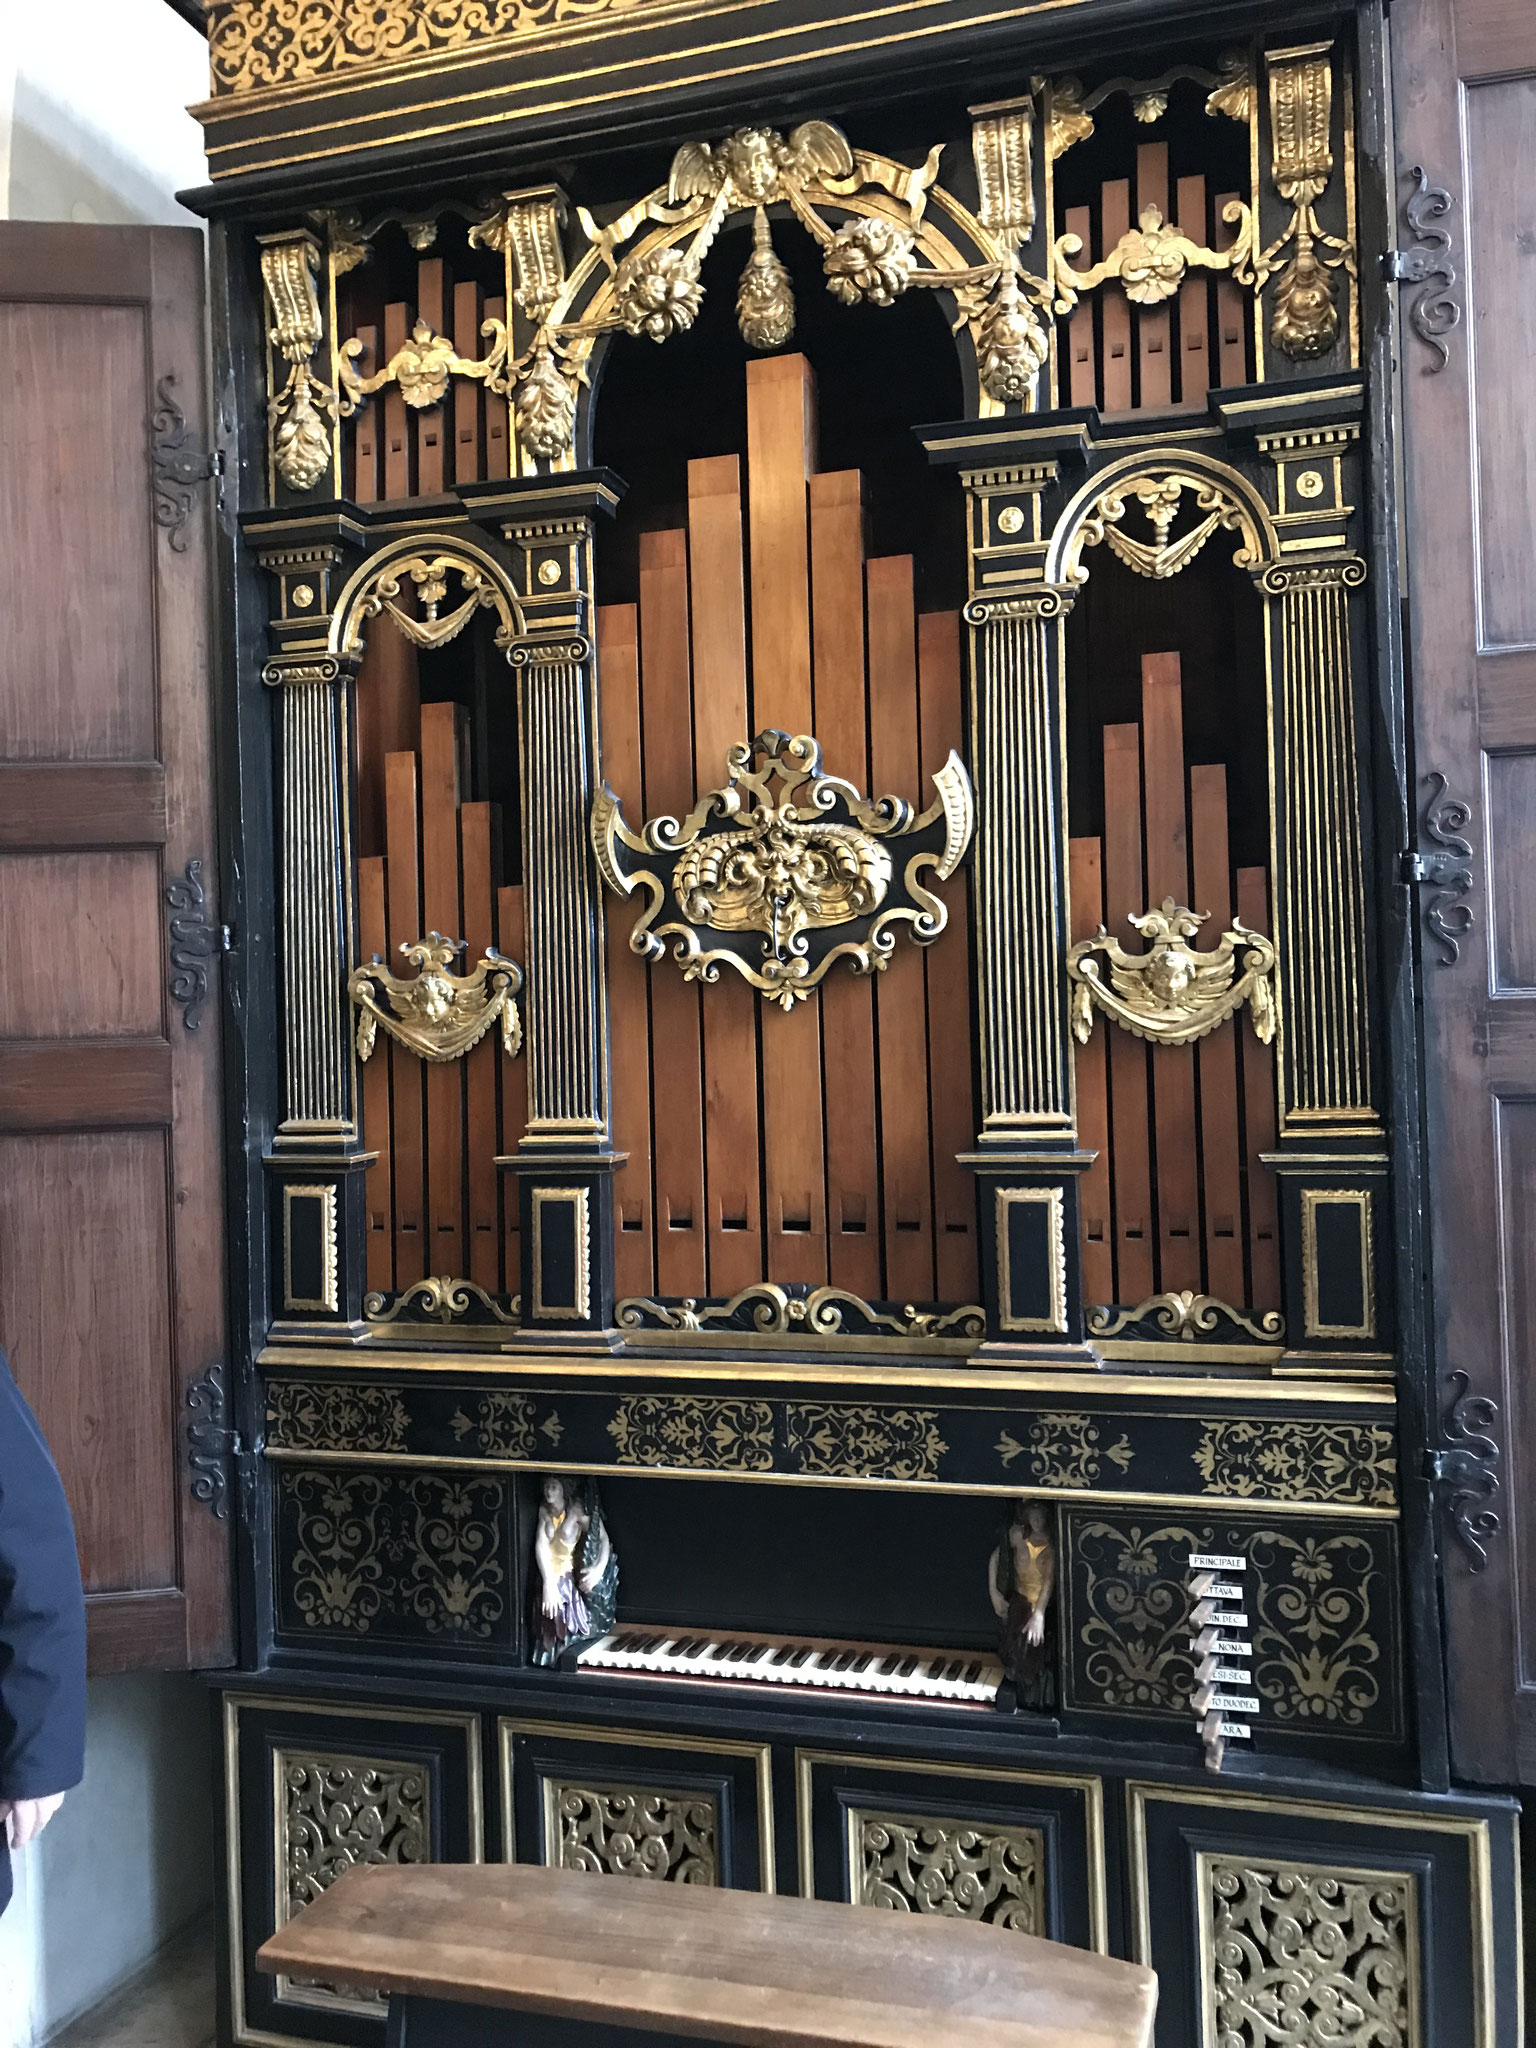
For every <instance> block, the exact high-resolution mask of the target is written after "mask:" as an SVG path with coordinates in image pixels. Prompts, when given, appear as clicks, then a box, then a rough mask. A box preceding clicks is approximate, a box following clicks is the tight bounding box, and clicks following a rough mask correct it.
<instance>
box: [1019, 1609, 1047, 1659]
mask: <svg viewBox="0 0 1536 2048" xmlns="http://www.w3.org/2000/svg"><path fill="white" fill-rule="evenodd" d="M1024 1640H1025V1642H1026V1643H1028V1644H1029V1646H1030V1648H1031V1649H1035V1650H1038V1649H1039V1647H1040V1645H1041V1644H1042V1643H1043V1642H1044V1641H1045V1610H1044V1609H1043V1608H1041V1607H1037V1608H1036V1609H1035V1611H1034V1613H1033V1614H1032V1615H1031V1616H1030V1617H1029V1620H1028V1621H1027V1622H1026V1623H1025V1624H1024Z"/></svg>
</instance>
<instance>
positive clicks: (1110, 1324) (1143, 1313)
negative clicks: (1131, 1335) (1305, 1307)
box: [1088, 1287, 1285, 1344]
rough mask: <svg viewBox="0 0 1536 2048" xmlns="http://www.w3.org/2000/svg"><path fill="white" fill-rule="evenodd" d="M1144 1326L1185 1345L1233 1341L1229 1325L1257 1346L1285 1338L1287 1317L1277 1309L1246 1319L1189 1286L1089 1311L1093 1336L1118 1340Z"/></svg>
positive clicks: (1235, 1310) (1210, 1295)
mask: <svg viewBox="0 0 1536 2048" xmlns="http://www.w3.org/2000/svg"><path fill="white" fill-rule="evenodd" d="M1141 1323H1155V1324H1156V1325H1157V1327H1158V1329H1159V1330H1161V1331H1163V1332H1164V1333H1165V1334H1166V1335H1167V1336H1169V1337H1178V1338H1180V1339H1182V1340H1183V1342H1184V1343H1186V1344H1196V1343H1199V1342H1200V1340H1201V1339H1202V1338H1204V1339H1205V1340H1206V1341H1207V1342H1208V1343H1209V1342H1217V1343H1221V1342H1230V1341H1231V1331H1230V1330H1229V1329H1228V1328H1227V1327H1226V1326H1227V1325H1228V1324H1230V1325H1232V1326H1233V1327H1234V1328H1236V1329H1237V1330H1239V1331H1241V1332H1242V1334H1243V1335H1244V1336H1246V1337H1247V1338H1249V1339H1250V1341H1251V1342H1253V1343H1255V1344H1278V1343H1280V1342H1282V1341H1283V1339H1284V1337H1285V1317H1284V1316H1283V1315H1281V1313H1280V1311H1279V1310H1278V1309H1265V1310H1264V1311H1263V1312H1262V1313H1261V1314H1259V1315H1257V1316H1246V1315H1244V1314H1243V1312H1242V1310H1241V1309H1236V1308H1233V1307H1232V1305H1231V1303H1230V1302H1226V1301H1219V1300H1218V1299H1217V1298H1216V1296H1215V1295H1214V1294H1196V1293H1195V1291H1194V1290H1193V1289H1192V1288H1188V1287H1186V1288H1183V1289H1182V1290H1180V1291H1179V1292H1176V1293H1171V1294H1153V1295H1149V1296H1148V1298H1147V1299H1146V1300H1145V1301H1138V1302H1137V1304H1136V1306H1135V1307H1134V1308H1091V1309H1090V1310H1089V1311H1088V1334H1089V1335H1090V1336H1091V1337H1118V1336H1119V1335H1120V1334H1121V1333H1122V1332H1123V1331H1125V1330H1134V1329H1135V1328H1136V1327H1137V1326H1138V1325H1139V1324H1141Z"/></svg>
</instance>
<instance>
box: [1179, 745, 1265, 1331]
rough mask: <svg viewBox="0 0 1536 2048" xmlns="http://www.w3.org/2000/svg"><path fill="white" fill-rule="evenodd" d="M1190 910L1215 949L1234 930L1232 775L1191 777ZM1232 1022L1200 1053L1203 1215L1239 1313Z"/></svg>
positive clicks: (1209, 1272) (1220, 1282)
mask: <svg viewBox="0 0 1536 2048" xmlns="http://www.w3.org/2000/svg"><path fill="white" fill-rule="evenodd" d="M1189 811H1190V833H1189V841H1190V867H1191V871H1192V874H1193V879H1194V895H1193V897H1192V899H1191V907H1192V908H1193V909H1195V910H1203V911H1204V912H1205V919H1206V921H1205V923H1204V924H1203V925H1202V926H1201V928H1200V936H1199V938H1198V940H1197V941H1196V943H1197V944H1199V945H1201V946H1211V945H1214V944H1216V943H1217V942H1218V941H1219V939H1220V937H1221V934H1222V933H1223V932H1224V931H1226V930H1227V929H1228V927H1229V926H1230V925H1231V922H1232V870H1231V865H1230V862H1229V860H1228V856H1227V771H1226V769H1225V768H1222V767H1220V766H1201V767H1193V768H1191V769H1190V771H1189ZM1239 1025H1241V1026H1242V1028H1243V1030H1244V1031H1247V1032H1249V1033H1250V1034H1251V1029H1252V1027H1251V1026H1250V1025H1249V1024H1248V1022H1247V1021H1246V1019H1245V1018H1244V1017H1242V1016H1239V1017H1235V1018H1229V1019H1228V1021H1227V1022H1226V1023H1225V1024H1223V1025H1221V1026H1220V1028H1219V1029H1218V1030H1215V1031H1213V1032H1211V1033H1210V1035H1209V1036H1208V1037H1206V1038H1202V1039H1201V1040H1200V1043H1199V1044H1198V1045H1197V1046H1196V1047H1195V1057H1196V1061H1197V1063H1198V1068H1199V1077H1200V1170H1201V1180H1202V1184H1203V1185H1202V1195H1203V1200H1204V1210H1205V1229H1204V1248H1205V1288H1206V1292H1207V1293H1208V1294H1214V1295H1215V1296H1216V1297H1217V1298H1218V1300H1221V1301H1226V1302H1231V1303H1232V1304H1233V1305H1234V1306H1235V1307H1241V1306H1242V1305H1243V1303H1244V1302H1245V1301H1247V1299H1248V1281H1247V1273H1246V1260H1245V1258H1244V1250H1245V1246H1244V1242H1243V1187H1242V1157H1243V1155H1242V1145H1241V1142H1240V1140H1239V1137H1238V1123H1237V1033H1238V1027H1239Z"/></svg>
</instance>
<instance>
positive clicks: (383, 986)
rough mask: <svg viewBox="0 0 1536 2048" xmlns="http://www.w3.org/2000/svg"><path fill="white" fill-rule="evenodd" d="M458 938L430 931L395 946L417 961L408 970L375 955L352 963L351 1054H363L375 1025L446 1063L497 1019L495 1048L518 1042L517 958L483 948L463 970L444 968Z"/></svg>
mask: <svg viewBox="0 0 1536 2048" xmlns="http://www.w3.org/2000/svg"><path fill="white" fill-rule="evenodd" d="M463 950H464V941H463V940H462V939H445V938H444V937H443V936H442V934H441V932H432V933H429V935H428V936H427V937H426V938H425V939H417V940H415V941H414V942H413V943H407V944H405V945H402V946H401V948H400V951H401V952H402V953H403V954H404V955H405V957H406V959H407V960H409V961H411V962H412V964H413V965H414V966H415V967H416V968H417V970H418V971H417V972H416V973H415V974H413V975H396V974H391V973H390V971H389V969H388V968H387V967H385V965H384V963H383V961H382V960H381V959H380V958H379V956H378V955H377V954H375V955H374V957H373V962H372V964H371V965H370V966H366V967H354V968H353V970H352V972H351V974H350V975H349V976H348V977H347V993H348V994H349V995H350V996H351V998H352V1003H353V1007H354V1008H355V1009H356V1010H357V1012H358V1018H357V1054H358V1058H359V1059H363V1060H366V1059H368V1058H369V1057H370V1056H371V1055H372V1052H373V1047H374V1041H375V1039H376V1037H377V1034H378V1028H379V1026H380V1025H381V1024H382V1025H383V1027H384V1029H385V1031H386V1032H387V1033H388V1035H389V1036H390V1037H391V1038H393V1039H394V1040H395V1041H396V1042H397V1044H400V1045H403V1046H404V1047H405V1049H406V1051H407V1052H413V1053H415V1054H416V1056H417V1058H418V1059H424V1060H432V1061H434V1062H439V1063H442V1062H446V1061H448V1060H458V1059H462V1058H463V1057H464V1055H465V1053H467V1052H468V1051H469V1050H470V1048H471V1047H472V1046H475V1045H478V1044H479V1042H480V1040H481V1039H482V1038H483V1037H484V1036H485V1034H486V1032H487V1031H489V1030H490V1028H491V1026H492V1025H493V1024H494V1023H495V1022H496V1020H497V1018H498V1017H499V1018H500V1019H501V1049H502V1051H503V1052H504V1053H506V1055H507V1057H508V1058H509V1059H513V1058H515V1057H516V1056H517V1054H518V1052H519V1051H520V1049H521V1047H522V1043H523V1026H522V1019H521V1018H520V1017H519V1015H518V1011H517V992H518V990H519V989H520V988H521V987H522V985H523V975H522V969H521V968H520V967H519V966H518V965H517V963H516V961H514V960H509V959H507V958H506V957H505V955H504V954H501V953H498V952H496V950H495V949H494V948H491V949H489V950H488V951H487V952H486V953H485V954H483V955H482V957H481V959H480V960H479V962H478V963H477V965H476V966H475V968H474V971H473V972H472V973H470V974H464V975H458V974H450V973H449V972H448V968H449V964H450V963H451V961H452V960H453V957H454V955H455V954H456V953H462V952H463Z"/></svg>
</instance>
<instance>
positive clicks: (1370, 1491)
mask: <svg viewBox="0 0 1536 2048" xmlns="http://www.w3.org/2000/svg"><path fill="white" fill-rule="evenodd" d="M724 1377H725V1375H724V1374H722V1378H724ZM735 1384H736V1385H737V1386H739V1385H740V1381H739V1380H737V1381H736V1382H735ZM1178 1384H1179V1385H1180V1386H1181V1387H1183V1386H1185V1385H1188V1386H1189V1387H1190V1388H1191V1389H1192V1390H1193V1389H1195V1388H1196V1387H1197V1386H1198V1383H1197V1382H1194V1381H1189V1382H1179V1383H1178ZM1176 1398H1177V1406H1175V1405H1174V1401H1173V1400H1170V1399H1169V1397H1168V1393H1167V1391H1166V1388H1165V1390H1164V1391H1163V1392H1160V1393H1153V1392H1150V1391H1149V1393H1148V1394H1147V1395H1146V1396H1145V1397H1137V1398H1136V1399H1134V1400H1132V1399H1130V1398H1127V1397H1125V1396H1120V1397H1117V1398H1103V1397H1101V1398H1100V1399H1098V1400H1095V1399H1094V1397H1093V1395H1092V1393H1091V1392H1090V1391H1089V1390H1088V1389H1087V1388H1086V1387H1085V1388H1084V1391H1083V1392H1082V1393H1081V1394H1078V1395H1077V1398H1076V1399H1075V1400H1073V1401H1072V1402H1071V1405H1070V1406H1069V1405H1065V1402H1064V1404H1063V1405H1062V1406H1059V1407H1056V1406H1052V1407H1044V1406H1041V1405H1039V1404H1038V1403H1035V1404H1031V1405H1029V1406H1022V1405H1019V1404H1018V1403H1017V1402H1012V1403H1009V1404H1008V1405H1002V1404H1000V1403H998V1402H997V1401H996V1400H991V1401H989V1400H986V1399H984V1398H982V1399H976V1398H974V1397H973V1398H972V1399H970V1400H961V1399H956V1398H955V1397H954V1396H953V1395H945V1394H940V1395H937V1396H936V1397H934V1398H933V1399H932V1400H931V1401H925V1402H923V1403H921V1404H918V1403H915V1402H913V1401H910V1400H902V1399H896V1398H884V1399H865V1400H858V1401H841V1400H803V1399H789V1398H787V1397H785V1396H782V1395H777V1394H768V1393H761V1394H759V1393H750V1394H748V1393H741V1392H736V1391H732V1392H729V1393H725V1392H721V1393H694V1392H687V1393H684V1392H672V1391H671V1390H670V1389H665V1388H663V1389H659V1390H658V1391H655V1392H649V1393H620V1392H617V1391H608V1392H601V1391H591V1390H589V1389H588V1388H586V1387H584V1386H581V1385H576V1386H570V1385H567V1386H564V1387H562V1388H561V1389H560V1390H559V1392H558V1393H554V1392H541V1391H536V1390H532V1391H523V1390H521V1389H511V1388H494V1389H487V1390H485V1391H483V1392H480V1391H475V1392H472V1391H469V1390H468V1389H465V1388H462V1387H461V1388H457V1389H456V1388H454V1387H452V1386H451V1385H446V1384H444V1376H442V1375H434V1376H432V1377H431V1378H430V1379H427V1380H423V1379H421V1378H419V1377H414V1376H405V1375H402V1377H401V1383H400V1384H399V1385H398V1386H377V1385H373V1386H370V1385H367V1384H355V1383H350V1382H341V1381H323V1382H322V1381H311V1380H307V1379H300V1378H297V1377H292V1378H290V1377H288V1376H286V1375H284V1376H281V1377H274V1378H273V1379H272V1380H271V1381H269V1383H268V1399H267V1415H268V1420H267V1437H266V1449H267V1452H268V1455H269V1456H270V1457H271V1458H273V1459H274V1460H275V1461H276V1462H278V1463H279V1464H287V1463H294V1464H299V1463H304V1462H308V1461H309V1460H311V1459H316V1458H319V1459H321V1461H322V1462H323V1461H324V1459H325V1457H326V1455H327V1454H336V1455H337V1456H340V1457H345V1456H346V1455H347V1454H349V1453H355V1452H365V1453H368V1454H369V1455H370V1457H372V1456H378V1455H380V1454H382V1455H383V1456H385V1457H387V1458H390V1459H398V1461H399V1462H400V1463H401V1464H402V1465H409V1464H410V1462H411V1461H413V1460H431V1461H433V1462H434V1464H438V1463H451V1462H452V1461H453V1460H455V1459H463V1460H465V1461H466V1462H473V1463H480V1462H483V1461H484V1460H486V1459H492V1460H496V1461H497V1462H505V1463H506V1464H508V1465H522V1466H527V1467H529V1468H532V1469H544V1468H547V1467H549V1466H551V1465H564V1466H566V1467H568V1468H570V1469H572V1470H576V1471H601V1470H604V1469H607V1468H614V1469H618V1470H626V1469H627V1470H637V1471H649V1472H656V1473H665V1472H723V1473H735V1474H737V1475H739V1476H741V1477H744V1478H763V1479H772V1478H789V1479H796V1478H804V1479H820V1480H843V1481H846V1482H848V1483H850V1484H860V1483H869V1482H873V1481H880V1480H892V1481H896V1482H899V1483H902V1484H906V1485H931V1486H938V1487H946V1486H962V1487H965V1488H967V1489H984V1490H993V1491H996V1492H997V1493H999V1494H1017V1493H1021V1492H1032V1493H1042V1494H1046V1495H1055V1496H1058V1497H1060V1498H1070V1497H1072V1496H1079V1497H1081V1496H1084V1495H1087V1496H1091V1497H1094V1498H1097V1499H1100V1500H1108V1499H1112V1498H1114V1497H1115V1496H1121V1497H1124V1498H1125V1499H1127V1500H1129V1501H1133V1502H1136V1503H1146V1502H1158V1501H1162V1502H1165V1503H1166V1504H1167V1505H1168V1506H1169V1507H1171V1508H1179V1507H1182V1508H1183V1509H1184V1510H1185V1511H1186V1512H1190V1511H1192V1512H1194V1513H1196V1514H1198V1513H1200V1512H1201V1511H1202V1509H1205V1508H1206V1505H1207V1504H1209V1505H1210V1507H1219V1506H1221V1505H1222V1504H1226V1505H1228V1506H1234V1507H1235V1506H1236V1505H1238V1504H1239V1503H1243V1504H1249V1505H1252V1506H1254V1507H1258V1506H1260V1505H1262V1504H1264V1503H1269V1504H1270V1505H1272V1506H1273V1507H1276V1508H1279V1509H1283V1510H1285V1511H1287V1512H1288V1513H1291V1514H1297V1515H1303V1514H1304V1513H1305V1511H1306V1510H1307V1509H1308V1508H1311V1507H1314V1506H1315V1507H1318V1508H1322V1509H1327V1510H1330V1511H1340V1510H1341V1511H1343V1514H1344V1515H1346V1516H1359V1517H1363V1518H1366V1519H1371V1520H1374V1519H1383V1520H1390V1519H1392V1518H1393V1517H1394V1516H1395V1515H1396V1512H1397V1505H1398V1487H1397V1453H1396V1436H1395V1431H1394V1428H1393V1427H1392V1424H1391V1420H1390V1417H1391V1406H1390V1403H1389V1402H1383V1401H1381V1400H1379V1399H1373V1400H1369V1401H1365V1402H1361V1403H1359V1404H1357V1405H1356V1407H1355V1411H1354V1412H1355V1415H1356V1417H1358V1418H1359V1419H1353V1420H1350V1419H1345V1416H1344V1415H1337V1416H1336V1417H1334V1418H1329V1419H1324V1418H1322V1417H1320V1416H1318V1414H1317V1413H1316V1408H1315V1402H1314V1399H1313V1397H1309V1398H1308V1402H1307V1404H1306V1405H1307V1406H1308V1407H1310V1408H1311V1412H1309V1413H1308V1412H1303V1413H1292V1412H1290V1409H1289V1406H1286V1407H1279V1404H1276V1403H1273V1402H1266V1403H1265V1404H1264V1409H1265V1412H1261V1413H1257V1414H1253V1413H1249V1414H1244V1413H1242V1412H1241V1410H1239V1412H1237V1413H1233V1412H1232V1408H1233V1406H1235V1405H1236V1403H1235V1402H1231V1403H1223V1404H1221V1405H1218V1404H1217V1403H1216V1401H1215V1400H1214V1398H1213V1397H1210V1396H1207V1397H1206V1398H1205V1399H1204V1400H1202V1399H1201V1398H1200V1397H1199V1395H1198V1393H1197V1392H1194V1391H1191V1392H1190V1393H1189V1394H1188V1395H1181V1396H1179V1397H1176ZM1252 1405H1254V1406H1257V1405H1258V1404H1257V1403H1254V1404H1252ZM1298 1405H1301V1404H1298ZM1213 1409H1215V1410H1216V1412H1212V1411H1213ZM1223 1410H1224V1412H1223ZM1346 1413H1347V1411H1346ZM1377 1417H1379V1418H1381V1419H1379V1420H1378V1419H1375V1418H1377Z"/></svg>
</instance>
